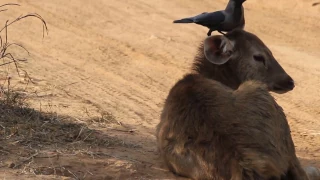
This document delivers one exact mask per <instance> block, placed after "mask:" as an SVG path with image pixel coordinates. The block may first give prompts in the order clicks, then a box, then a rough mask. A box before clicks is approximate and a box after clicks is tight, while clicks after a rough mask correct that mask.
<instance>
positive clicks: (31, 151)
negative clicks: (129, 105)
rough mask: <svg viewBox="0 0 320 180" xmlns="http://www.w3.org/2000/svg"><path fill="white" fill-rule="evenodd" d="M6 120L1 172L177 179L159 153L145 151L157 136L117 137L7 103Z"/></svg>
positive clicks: (0, 139) (1, 128)
mask: <svg viewBox="0 0 320 180" xmlns="http://www.w3.org/2000/svg"><path fill="white" fill-rule="evenodd" d="M0 114H1V115H0V144H1V146H0V168H1V169H2V170H3V169H7V170H8V171H12V170H14V171H15V172H16V174H17V176H19V175H21V174H22V175H26V174H27V175H30V174H31V175H55V176H56V177H69V178H71V179H173V178H175V176H173V175H172V174H171V173H169V172H168V171H167V170H166V169H165V168H164V167H163V164H162V163H161V160H160V159H159V157H158V155H157V152H156V149H155V147H149V148H145V147H144V143H143V142H148V141H154V139H152V138H151V136H150V137H148V136H143V137H142V136H140V135H139V134H135V132H131V131H127V132H125V131H124V132H123V133H122V134H123V135H120V136H112V132H110V133H109V131H102V130H96V129H92V128H91V129H90V128H89V127H88V126H87V125H86V124H82V123H75V120H74V119H73V118H72V117H67V116H59V115H57V114H52V113H51V114H48V113H42V112H39V111H36V110H34V109H30V108H27V107H16V106H10V105H6V104H5V103H3V102H2V103H1V104H0ZM107 118H108V117H107ZM105 120H106V122H109V123H112V121H113V119H112V118H111V117H109V119H105ZM92 121H97V119H92ZM118 134H119V133H118ZM128 137H130V138H128ZM141 139H143V141H141ZM146 144H150V142H148V143H146ZM151 144H155V143H152V142H151Z"/></svg>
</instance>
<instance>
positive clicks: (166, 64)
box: [0, 0, 320, 180]
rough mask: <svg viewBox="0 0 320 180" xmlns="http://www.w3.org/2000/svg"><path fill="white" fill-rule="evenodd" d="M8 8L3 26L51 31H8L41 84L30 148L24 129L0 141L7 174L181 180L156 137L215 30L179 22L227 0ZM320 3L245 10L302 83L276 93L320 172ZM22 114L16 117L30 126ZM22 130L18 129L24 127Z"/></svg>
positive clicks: (289, 0) (99, 0) (276, 2)
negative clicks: (173, 92)
mask: <svg viewBox="0 0 320 180" xmlns="http://www.w3.org/2000/svg"><path fill="white" fill-rule="evenodd" d="M8 2H9V1H7V0H2V1H1V4H3V3H8ZM10 2H16V3H19V4H20V5H21V6H20V7H10V8H9V10H8V11H5V12H1V16H0V22H5V20H7V19H9V20H11V19H13V18H15V17H17V16H19V15H21V14H26V13H29V12H36V13H38V14H40V15H41V16H42V17H43V18H44V19H45V20H46V22H47V23H48V28H49V34H48V36H45V38H44V39H43V38H42V28H41V24H40V22H39V21H38V20H36V19H27V20H24V21H21V22H19V23H18V24H16V25H13V26H12V27H11V29H9V31H8V34H9V37H10V38H11V40H12V41H15V42H18V43H20V44H23V45H24V46H25V47H26V48H27V49H28V50H29V51H30V53H31V56H30V57H29V61H28V63H26V64H24V65H23V69H25V70H26V71H27V72H28V73H29V75H30V77H32V79H33V82H34V83H33V84H29V85H28V88H25V89H24V93H25V94H26V96H27V99H28V101H29V103H30V104H31V107H32V108H34V109H35V111H37V112H30V113H31V114H33V115H32V116H30V118H34V117H38V121H37V122H36V123H35V122H34V126H32V127H29V126H28V128H29V129H30V134H33V135H30V136H32V138H33V141H32V143H30V142H29V141H27V140H28V139H27V138H26V137H25V136H22V135H20V136H18V135H17V133H15V134H14V135H13V137H12V138H13V139H14V137H15V138H17V139H15V140H12V139H11V140H10V141H9V139H10V137H11V136H10V137H8V138H7V139H6V140H3V141H2V142H0V143H1V144H0V178H1V179H6V180H8V179H179V178H178V177H175V176H174V175H173V174H171V173H170V172H168V171H167V169H166V168H165V167H164V165H163V164H162V162H161V160H160V159H159V158H158V154H157V152H156V144H155V136H154V131H155V126H156V125H157V123H158V122H159V116H160V112H161V108H162V106H163V103H164V100H165V97H166V95H167V94H168V92H169V90H170V88H171V87H172V86H173V84H174V83H175V82H176V81H177V80H178V79H179V78H181V77H182V76H183V75H184V74H185V73H186V72H188V70H189V68H190V65H191V63H192V60H193V56H194V55H195V53H196V47H197V46H198V44H199V42H200V41H202V40H203V39H204V38H205V37H206V33H207V29H206V28H204V27H201V26H198V25H181V24H180V25H178V24H173V23H172V21H173V20H174V19H178V18H182V17H187V16H191V15H196V14H198V13H201V12H205V11H214V10H218V9H223V8H224V7H225V5H226V3H227V0H197V1H195V0H158V1H156V0H130V1H129V0H93V1H87V0H69V1H66V0H54V1H53V0H41V1H40V0H38V1H36V0H16V1H10ZM315 2H317V1H316V0H268V1H261V0H247V1H246V2H245V3H244V8H245V18H246V27H245V29H246V30H247V31H250V32H252V33H255V34H256V35H258V36H259V37H260V38H261V39H262V40H263V41H264V42H265V43H266V44H267V46H268V47H269V48H270V49H271V50H272V51H273V53H274V56H275V57H276V58H277V59H278V61H279V62H280V64H281V65H282V66H283V67H284V69H285V70H286V71H287V72H288V74H290V75H291V76H292V77H293V78H294V80H295V81H296V84H297V86H296V88H295V89H294V90H293V91H292V92H289V93H286V94H283V95H277V94H274V96H275V97H276V99H277V101H278V103H279V104H280V105H281V106H282V107H283V108H284V110H285V112H286V114H287V117H288V120H289V123H290V126H291V131H292V136H293V139H294V142H295V145H296V150H297V155H298V157H299V158H300V160H301V162H302V164H303V165H313V166H317V167H318V168H320V121H319V119H320V89H319V87H320V58H319V56H320V52H319V49H320V30H319V29H320V16H319V13H320V5H318V6H312V4H313V3H315ZM214 34H217V33H216V32H215V33H214ZM11 76H12V79H13V81H14V82H15V85H16V86H17V87H23V86H25V82H24V79H22V78H20V77H18V76H17V75H16V74H15V73H12V74H11ZM28 112H29V111H28ZM40 112H47V113H51V116H49V117H47V116H45V117H43V116H42V115H38V114H39V113H40ZM30 113H29V114H30ZM25 114H28V113H24V114H23V113H22V114H21V117H19V116H20V115H19V114H18V115H17V116H18V117H17V118H20V119H23V120H25V116H24V115H25ZM52 114H54V115H55V118H54V119H52V118H50V117H52ZM36 115H37V116H36ZM30 118H29V120H30ZM29 120H28V121H29ZM19 122H20V124H19V123H17V124H19V126H17V127H18V129H19V128H20V130H21V129H23V128H24V127H27V123H25V124H23V122H22V121H19ZM1 123H2V124H1ZM0 125H2V126H5V125H7V124H5V123H4V122H0ZM10 127H11V126H10ZM2 128H4V127H2ZM17 131H18V130H17ZM21 131H22V130H21ZM33 131H34V132H33ZM15 132H16V131H15ZM58 132H60V134H57V133H58ZM41 137H46V138H47V139H48V141H47V142H44V141H43V140H41ZM36 138H38V140H37V139H36ZM49 139H50V140H49ZM70 139H71V140H70ZM35 142H38V143H35ZM1 146H2V147H1ZM180 179H182V178H180Z"/></svg>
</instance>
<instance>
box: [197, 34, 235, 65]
mask: <svg viewBox="0 0 320 180" xmlns="http://www.w3.org/2000/svg"><path fill="white" fill-rule="evenodd" d="M233 46H234V43H233V42H232V41H231V40H229V39H227V38H226V37H225V36H222V35H216V36H210V37H207V38H206V39H205V40H204V46H203V47H204V55H205V57H206V58H207V60H208V61H210V62H211V63H213V64H217V65H221V64H224V63H226V62H228V61H229V60H230V57H231V56H232V53H233Z"/></svg>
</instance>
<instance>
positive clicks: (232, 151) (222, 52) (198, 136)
mask: <svg viewBox="0 0 320 180" xmlns="http://www.w3.org/2000/svg"><path fill="white" fill-rule="evenodd" d="M193 70H194V72H193V73H190V74H187V75H186V76H184V77H183V78H182V79H181V80H179V81H178V82H177V83H176V84H175V85H174V86H173V88H172V89H171V90H170V92H169V95H168V97H167V99H166V101H165V105H164V109H163V111H162V114H161V121H160V123H159V124H158V126H157V130H156V136H157V145H158V149H159V152H160V154H161V156H162V158H163V159H164V161H165V163H166V165H167V166H168V168H169V169H170V170H171V171H172V172H174V173H175V174H178V175H180V176H185V177H189V178H192V179H214V180H230V179H231V180H289V179H290V180H307V179H308V177H307V174H306V172H305V171H304V170H303V168H302V167H301V165H300V162H299V160H298V158H297V156H296V154H295V147H294V143H293V141H292V138H291V134H290V127H289V125H288V122H287V119H286V116H285V114H284V112H283V110H282V108H281V107H280V106H279V105H278V104H277V103H276V101H275V100H274V98H273V97H272V96H271V95H270V93H269V91H273V92H277V93H285V92H288V91H290V90H292V89H293V88H294V81H293V79H292V78H291V77H290V76H289V75H288V74H287V73H286V72H285V70H284V69H283V68H282V67H281V66H280V65H279V63H278V62H277V61H276V59H275V58H274V57H273V55H272V52H271V51H270V50H269V49H268V47H267V46H266V45H265V44H264V43H263V42H262V41H261V40H260V39H259V38H258V37H257V36H255V35H254V34H252V33H249V32H246V31H244V30H240V29H237V30H233V31H231V32H229V33H227V34H226V35H225V36H222V35H216V36H211V37H207V38H206V39H205V41H204V43H202V44H201V45H200V47H199V51H198V55H197V56H196V57H195V62H194V64H193Z"/></svg>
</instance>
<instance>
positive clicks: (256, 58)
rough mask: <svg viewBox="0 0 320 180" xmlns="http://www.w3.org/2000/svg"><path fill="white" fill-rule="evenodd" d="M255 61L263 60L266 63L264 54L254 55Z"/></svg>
mask: <svg viewBox="0 0 320 180" xmlns="http://www.w3.org/2000/svg"><path fill="white" fill-rule="evenodd" d="M253 58H254V60H255V61H258V62H261V63H263V64H264V65H266V60H265V58H264V57H263V56H262V55H253Z"/></svg>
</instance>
